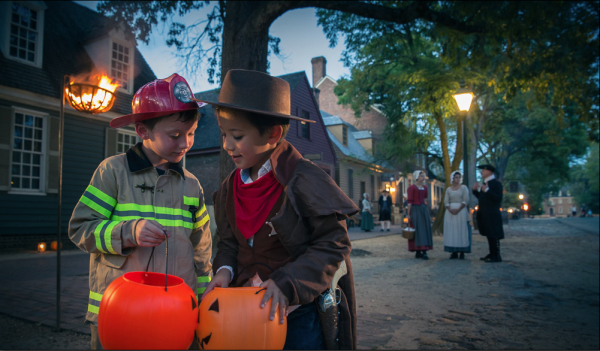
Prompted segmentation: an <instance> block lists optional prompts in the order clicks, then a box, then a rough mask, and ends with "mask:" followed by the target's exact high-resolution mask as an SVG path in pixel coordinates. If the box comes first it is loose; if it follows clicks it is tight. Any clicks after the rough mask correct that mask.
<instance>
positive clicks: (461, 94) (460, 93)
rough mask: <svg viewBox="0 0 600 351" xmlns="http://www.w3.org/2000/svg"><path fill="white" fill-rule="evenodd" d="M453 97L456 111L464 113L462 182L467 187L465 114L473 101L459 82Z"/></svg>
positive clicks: (467, 154)
mask: <svg viewBox="0 0 600 351" xmlns="http://www.w3.org/2000/svg"><path fill="white" fill-rule="evenodd" d="M453 96H454V100H456V103H457V104H458V109H459V110H460V111H464V112H465V117H464V118H463V125H462V128H463V141H462V142H463V177H464V182H465V183H466V185H467V187H468V186H469V159H468V156H469V153H468V147H467V112H469V109H470V108H471V101H473V97H474V95H473V93H472V92H471V90H469V89H467V88H465V82H464V81H461V82H460V89H458V90H457V91H456V93H454V94H453Z"/></svg>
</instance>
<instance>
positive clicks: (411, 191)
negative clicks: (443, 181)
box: [407, 184, 427, 205]
mask: <svg viewBox="0 0 600 351" xmlns="http://www.w3.org/2000/svg"><path fill="white" fill-rule="evenodd" d="M407 193H408V203H409V204H411V205H425V199H426V198H427V186H425V185H423V189H419V188H417V186H416V185H414V184H413V185H411V186H409V187H408V190H407Z"/></svg>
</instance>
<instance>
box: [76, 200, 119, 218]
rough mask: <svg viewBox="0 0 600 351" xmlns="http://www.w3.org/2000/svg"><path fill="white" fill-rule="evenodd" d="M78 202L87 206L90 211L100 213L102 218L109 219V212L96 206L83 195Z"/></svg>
mask: <svg viewBox="0 0 600 351" xmlns="http://www.w3.org/2000/svg"><path fill="white" fill-rule="evenodd" d="M79 202H81V203H83V204H86V205H88V206H89V207H90V208H91V209H92V210H94V211H96V212H98V213H100V214H101V215H103V216H104V217H110V213H111V211H109V210H107V209H106V208H104V207H102V206H100V205H98V204H97V203H95V202H94V201H92V200H90V199H88V198H87V197H86V196H85V195H83V196H82V197H81V199H79Z"/></svg>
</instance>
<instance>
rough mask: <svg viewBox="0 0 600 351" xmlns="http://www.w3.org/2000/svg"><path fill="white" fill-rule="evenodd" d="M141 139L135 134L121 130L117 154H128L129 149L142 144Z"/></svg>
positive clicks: (118, 136) (118, 137)
mask: <svg viewBox="0 0 600 351" xmlns="http://www.w3.org/2000/svg"><path fill="white" fill-rule="evenodd" d="M140 141H141V139H140V137H139V136H138V135H137V134H136V133H135V132H126V131H121V130H119V134H118V135H117V154H122V153H125V152H127V150H129V148H131V147H132V146H134V145H135V144H137V143H138V142H140Z"/></svg>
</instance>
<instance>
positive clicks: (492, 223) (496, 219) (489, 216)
mask: <svg viewBox="0 0 600 351" xmlns="http://www.w3.org/2000/svg"><path fill="white" fill-rule="evenodd" d="M477 168H478V169H480V170H481V176H482V177H483V179H484V182H483V185H480V184H479V183H478V182H476V183H475V185H474V186H473V195H475V197H477V198H478V199H479V210H478V211H477V223H478V224H479V233H480V234H481V235H483V236H485V237H487V240H488V245H489V249H490V253H489V254H488V255H487V256H485V257H482V258H481V259H482V260H483V261H485V262H489V263H491V262H502V257H500V239H504V229H503V228H502V215H501V213H500V206H501V204H502V183H500V182H499V181H498V180H497V179H496V178H495V176H494V172H495V171H496V169H495V168H494V166H492V165H481V166H477Z"/></svg>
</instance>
